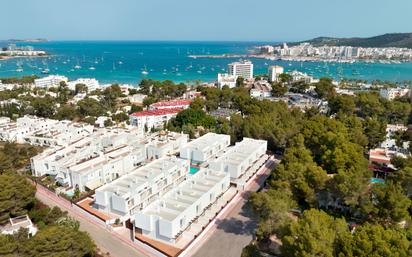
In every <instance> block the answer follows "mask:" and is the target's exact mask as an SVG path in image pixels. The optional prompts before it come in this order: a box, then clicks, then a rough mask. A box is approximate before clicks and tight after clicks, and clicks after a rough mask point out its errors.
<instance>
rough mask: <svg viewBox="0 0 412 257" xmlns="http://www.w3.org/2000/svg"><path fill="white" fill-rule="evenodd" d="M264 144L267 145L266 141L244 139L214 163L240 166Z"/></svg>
mask: <svg viewBox="0 0 412 257" xmlns="http://www.w3.org/2000/svg"><path fill="white" fill-rule="evenodd" d="M263 144H267V142H266V141H265V140H258V139H252V138H247V137H245V138H243V140H242V141H241V142H238V143H236V144H235V145H234V146H232V147H229V148H228V149H227V150H226V151H225V152H224V153H223V154H222V155H221V156H220V157H219V158H217V159H215V160H213V161H215V162H216V161H217V162H219V161H221V162H225V163H229V164H234V165H238V164H240V163H242V162H243V161H244V160H245V159H247V158H248V157H249V156H250V155H251V154H252V153H254V152H255V151H256V149H257V148H258V147H260V146H262V145H263Z"/></svg>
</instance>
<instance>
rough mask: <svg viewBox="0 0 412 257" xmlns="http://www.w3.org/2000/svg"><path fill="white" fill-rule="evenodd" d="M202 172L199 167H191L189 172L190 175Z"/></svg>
mask: <svg viewBox="0 0 412 257" xmlns="http://www.w3.org/2000/svg"><path fill="white" fill-rule="evenodd" d="M199 170H200V168H198V167H193V166H190V171H189V174H192V175H193V174H196V172H198V171H199Z"/></svg>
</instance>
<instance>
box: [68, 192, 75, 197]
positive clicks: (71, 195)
mask: <svg viewBox="0 0 412 257" xmlns="http://www.w3.org/2000/svg"><path fill="white" fill-rule="evenodd" d="M66 195H67V196H68V197H73V195H74V192H73V191H66Z"/></svg>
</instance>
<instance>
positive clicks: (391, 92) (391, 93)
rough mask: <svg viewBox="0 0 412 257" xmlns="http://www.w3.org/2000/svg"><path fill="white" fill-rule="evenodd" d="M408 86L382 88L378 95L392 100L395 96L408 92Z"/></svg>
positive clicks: (404, 94)
mask: <svg viewBox="0 0 412 257" xmlns="http://www.w3.org/2000/svg"><path fill="white" fill-rule="evenodd" d="M409 91H410V90H409V89H408V88H382V89H381V90H380V91H379V95H380V96H381V97H382V98H385V99H387V100H393V99H395V98H396V97H402V96H406V95H408V94H409Z"/></svg>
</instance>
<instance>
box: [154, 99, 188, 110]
mask: <svg viewBox="0 0 412 257" xmlns="http://www.w3.org/2000/svg"><path fill="white" fill-rule="evenodd" d="M191 103H192V100H190V99H178V100H172V101H164V102H157V103H154V104H151V105H150V106H149V110H164V109H176V108H180V109H187V108H189V106H190V104H191Z"/></svg>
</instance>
